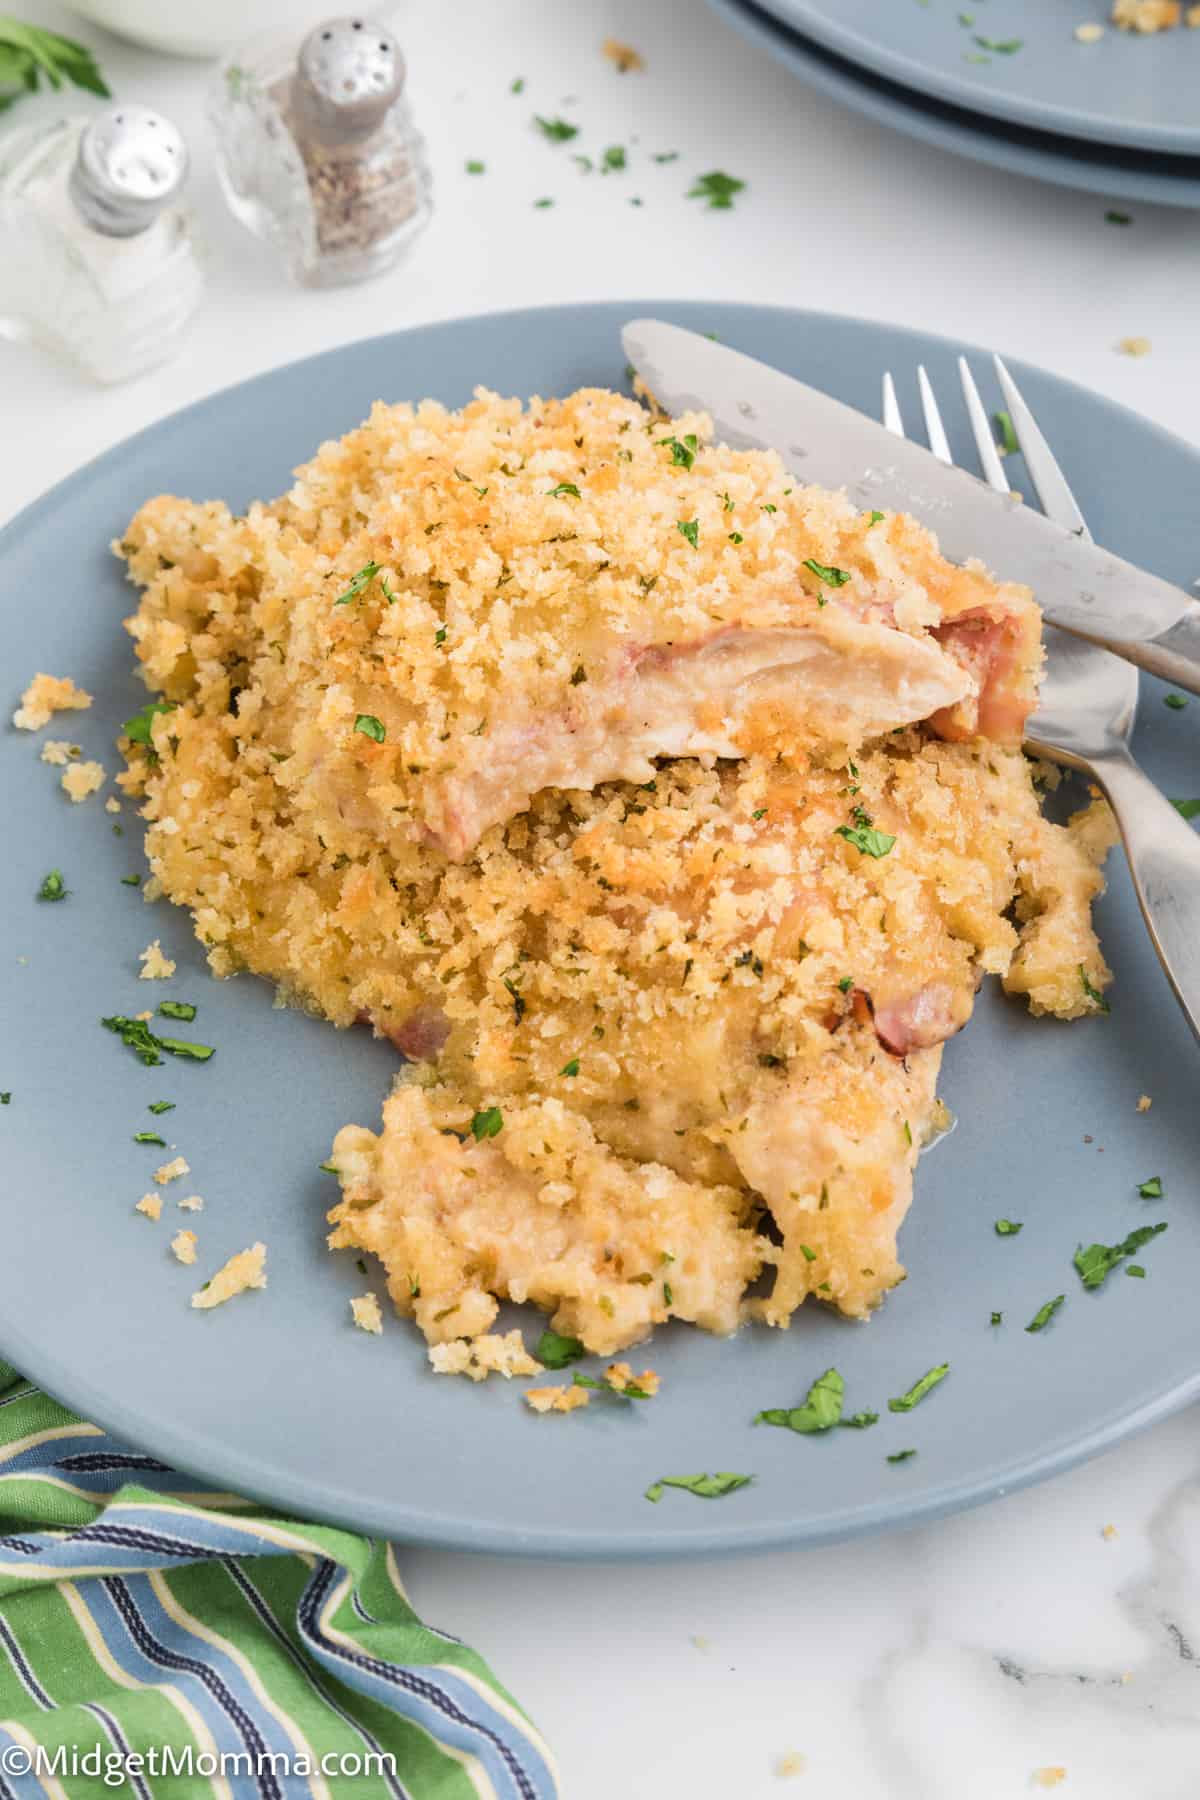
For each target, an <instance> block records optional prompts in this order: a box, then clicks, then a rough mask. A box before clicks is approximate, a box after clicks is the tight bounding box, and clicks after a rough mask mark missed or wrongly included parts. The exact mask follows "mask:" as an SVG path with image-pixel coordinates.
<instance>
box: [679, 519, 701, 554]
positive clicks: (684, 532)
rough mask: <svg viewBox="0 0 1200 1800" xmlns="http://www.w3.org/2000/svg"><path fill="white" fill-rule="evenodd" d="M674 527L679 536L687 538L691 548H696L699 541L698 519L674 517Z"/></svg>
mask: <svg viewBox="0 0 1200 1800" xmlns="http://www.w3.org/2000/svg"><path fill="white" fill-rule="evenodd" d="M675 529H676V531H677V532H678V533H679V535H680V536H681V537H685V538H686V539H687V541H688V543H689V544H690V545H691V546H692V549H693V550H695V549H697V548H698V546H699V543H700V521H699V519H676V521H675Z"/></svg>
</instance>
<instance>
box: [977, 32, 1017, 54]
mask: <svg viewBox="0 0 1200 1800" xmlns="http://www.w3.org/2000/svg"><path fill="white" fill-rule="evenodd" d="M975 42H976V43H977V44H978V45H979V48H980V49H981V50H990V51H991V52H992V54H993V55H994V56H1015V55H1016V53H1017V51H1018V50H1019V49H1020V48H1021V46H1022V44H1023V43H1024V42H1025V39H1024V38H989V37H980V36H978V34H976V38H975Z"/></svg>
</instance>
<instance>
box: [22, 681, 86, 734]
mask: <svg viewBox="0 0 1200 1800" xmlns="http://www.w3.org/2000/svg"><path fill="white" fill-rule="evenodd" d="M91 704H92V696H91V695H90V694H89V693H87V692H86V691H85V690H84V689H83V688H81V687H76V685H75V683H74V682H73V681H72V680H71V678H70V676H69V675H35V676H34V678H33V680H32V681H31V682H30V684H29V686H28V687H27V688H26V689H25V692H24V693H23V694H22V695H21V704H20V706H19V707H18V708H17V710H16V712H15V713H14V714H13V724H14V725H15V726H16V727H17V729H18V731H40V730H41V728H42V726H43V725H48V724H49V723H50V720H51V719H52V718H53V716H54V714H55V713H56V712H81V711H82V710H83V709H84V708H85V707H88V706H90V705H91Z"/></svg>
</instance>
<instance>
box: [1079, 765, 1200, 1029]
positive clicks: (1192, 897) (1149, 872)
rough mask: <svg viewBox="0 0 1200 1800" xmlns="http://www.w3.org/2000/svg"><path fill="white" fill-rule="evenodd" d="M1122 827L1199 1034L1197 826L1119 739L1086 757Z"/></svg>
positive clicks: (1143, 899) (1170, 968) (1164, 956)
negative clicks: (1096, 755)
mask: <svg viewBox="0 0 1200 1800" xmlns="http://www.w3.org/2000/svg"><path fill="white" fill-rule="evenodd" d="M1092 772H1093V774H1094V775H1095V777H1096V780H1097V781H1098V782H1099V783H1100V786H1101V787H1102V788H1103V789H1104V792H1105V794H1106V795H1107V796H1108V799H1109V803H1110V804H1111V806H1112V809H1113V812H1114V813H1115V815H1116V820H1117V824H1118V825H1119V826H1120V828H1121V836H1122V838H1123V839H1124V841H1125V853H1126V855H1127V856H1128V858H1129V869H1130V873H1131V874H1132V876H1133V885H1134V888H1135V890H1136V892H1137V897H1138V903H1139V905H1140V906H1141V909H1142V914H1143V917H1144V918H1145V921H1146V926H1147V929H1148V930H1149V933H1150V938H1151V941H1152V942H1153V944H1154V948H1155V949H1156V950H1157V951H1158V959H1159V961H1160V962H1161V963H1162V966H1163V969H1164V971H1165V973H1166V977H1167V980H1168V981H1169V982H1170V984H1171V987H1172V989H1173V990H1174V993H1175V998H1176V999H1177V1000H1178V1002H1179V1004H1180V1006H1181V1007H1182V1008H1183V1011H1184V1014H1185V1016H1186V1018H1187V1021H1188V1024H1189V1025H1190V1026H1191V1028H1192V1030H1193V1031H1194V1032H1195V1034H1196V1036H1197V1038H1200V832H1197V831H1196V830H1194V829H1193V827H1192V826H1191V825H1189V824H1188V822H1187V820H1186V819H1184V818H1182V817H1181V815H1180V814H1179V813H1178V812H1176V810H1175V808H1174V807H1173V806H1172V805H1171V802H1170V801H1169V800H1168V799H1166V798H1165V796H1164V795H1163V794H1161V793H1160V792H1159V790H1158V789H1157V788H1156V787H1155V785H1154V783H1153V782H1152V781H1151V780H1150V777H1149V776H1148V775H1146V774H1145V773H1144V772H1143V771H1142V769H1140V768H1139V767H1138V765H1137V763H1136V762H1135V761H1134V760H1133V757H1132V756H1131V755H1130V754H1129V752H1128V751H1127V750H1126V749H1125V748H1124V747H1123V746H1122V748H1121V749H1119V750H1113V751H1112V752H1111V753H1109V754H1108V755H1106V756H1103V757H1101V758H1098V759H1097V760H1096V761H1095V762H1094V763H1093V764H1092Z"/></svg>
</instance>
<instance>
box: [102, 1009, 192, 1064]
mask: <svg viewBox="0 0 1200 1800" xmlns="http://www.w3.org/2000/svg"><path fill="white" fill-rule="evenodd" d="M100 1023H101V1024H102V1025H103V1026H104V1028H105V1030H106V1031H114V1032H115V1033H116V1034H117V1036H118V1037H119V1038H120V1040H121V1042H122V1043H123V1044H124V1045H125V1046H126V1047H127V1048H128V1049H130V1050H132V1051H133V1053H134V1055H135V1056H136V1057H137V1058H138V1060H139V1062H143V1063H145V1064H146V1067H147V1068H153V1067H154V1066H155V1065H156V1064H158V1063H161V1062H162V1057H161V1056H160V1055H159V1054H158V1053H159V1051H160V1050H165V1051H166V1052H167V1055H168V1056H183V1057H188V1058H190V1060H191V1061H192V1062H207V1061H208V1059H209V1057H210V1056H212V1055H213V1053H214V1052H213V1046H212V1045H211V1044H191V1043H188V1042H187V1040H186V1039H184V1038H169V1037H160V1036H159V1035H158V1033H157V1032H154V1031H151V1029H150V1027H149V1025H147V1023H146V1021H145V1020H144V1019H127V1018H125V1017H124V1015H123V1014H121V1013H114V1014H113V1016H112V1018H110V1019H101V1021H100Z"/></svg>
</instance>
